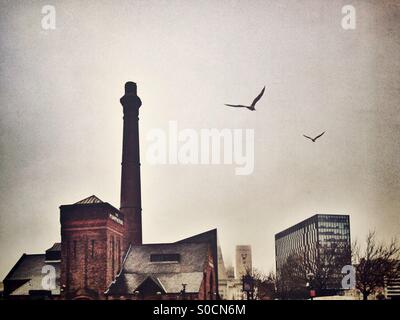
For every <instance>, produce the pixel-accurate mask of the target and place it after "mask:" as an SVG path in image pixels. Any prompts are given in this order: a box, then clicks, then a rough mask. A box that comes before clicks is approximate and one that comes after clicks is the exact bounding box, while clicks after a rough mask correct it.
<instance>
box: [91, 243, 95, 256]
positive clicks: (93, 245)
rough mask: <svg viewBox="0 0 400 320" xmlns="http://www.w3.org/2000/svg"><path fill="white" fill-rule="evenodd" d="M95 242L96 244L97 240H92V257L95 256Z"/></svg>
mask: <svg viewBox="0 0 400 320" xmlns="http://www.w3.org/2000/svg"><path fill="white" fill-rule="evenodd" d="M94 244H95V241H94V240H92V252H91V256H92V258H93V257H94Z"/></svg>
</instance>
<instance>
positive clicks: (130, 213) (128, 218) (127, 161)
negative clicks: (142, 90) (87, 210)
mask: <svg viewBox="0 0 400 320" xmlns="http://www.w3.org/2000/svg"><path fill="white" fill-rule="evenodd" d="M120 102H121V104H122V106H123V112H124V129H123V145H122V164H121V165H122V170H121V205H120V211H121V212H122V213H123V214H124V217H125V231H124V239H125V243H124V246H125V251H126V250H127V249H128V248H129V245H130V244H132V245H140V244H142V201H141V191H140V151H139V108H140V106H141V105H142V101H141V100H140V98H139V97H138V96H137V86H136V83H134V82H127V83H126V84H125V95H124V96H123V97H122V98H121V99H120Z"/></svg>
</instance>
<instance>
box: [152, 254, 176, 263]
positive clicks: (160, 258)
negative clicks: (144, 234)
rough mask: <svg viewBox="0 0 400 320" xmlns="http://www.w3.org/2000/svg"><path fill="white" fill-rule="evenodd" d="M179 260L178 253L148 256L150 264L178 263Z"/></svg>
mask: <svg viewBox="0 0 400 320" xmlns="http://www.w3.org/2000/svg"><path fill="white" fill-rule="evenodd" d="M180 260H181V256H180V255H179V253H164V254H162V253H161V254H151V255H150V261H151V262H179V261H180Z"/></svg>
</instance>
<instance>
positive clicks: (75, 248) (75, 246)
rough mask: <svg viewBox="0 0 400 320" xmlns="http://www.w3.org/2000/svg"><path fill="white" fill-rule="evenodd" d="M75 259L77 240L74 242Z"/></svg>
mask: <svg viewBox="0 0 400 320" xmlns="http://www.w3.org/2000/svg"><path fill="white" fill-rule="evenodd" d="M74 258H76V240H74Z"/></svg>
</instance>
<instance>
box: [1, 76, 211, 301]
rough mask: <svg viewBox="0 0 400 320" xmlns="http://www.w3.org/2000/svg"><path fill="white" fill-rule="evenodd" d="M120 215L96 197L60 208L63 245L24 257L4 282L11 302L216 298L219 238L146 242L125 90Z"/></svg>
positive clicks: (130, 89)
mask: <svg viewBox="0 0 400 320" xmlns="http://www.w3.org/2000/svg"><path fill="white" fill-rule="evenodd" d="M120 102H121V104H122V106H123V112H124V129H123V150H122V170H121V203H120V209H117V208H115V207H113V206H112V205H111V204H109V203H107V202H103V201H101V200H100V199H99V198H97V197H96V196H91V197H88V198H86V199H83V200H81V201H78V202H76V203H74V204H70V205H62V206H60V223H61V243H55V244H54V245H53V246H52V247H51V248H50V249H48V250H47V251H46V254H39V255H26V254H24V255H23V256H22V257H21V258H20V260H19V261H18V262H17V263H16V265H15V266H14V267H13V268H12V270H11V271H10V272H9V274H8V275H7V276H6V278H5V279H4V281H3V282H4V296H5V297H6V298H9V299H12V298H14V299H26V298H38V299H135V300H137V299H217V298H218V255H217V232H216V230H215V229H214V230H211V231H208V232H204V233H202V234H199V235H195V236H193V237H190V238H187V239H184V240H181V241H178V242H175V243H168V244H143V243H142V208H141V189H140V152H139V124H138V123H139V121H138V120H139V118H138V116H139V108H140V106H141V104H142V102H141V100H140V98H139V97H138V96H137V88H136V84H135V83H133V82H127V83H126V84H125V95H124V96H123V97H122V98H121V100H120Z"/></svg>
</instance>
